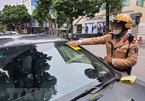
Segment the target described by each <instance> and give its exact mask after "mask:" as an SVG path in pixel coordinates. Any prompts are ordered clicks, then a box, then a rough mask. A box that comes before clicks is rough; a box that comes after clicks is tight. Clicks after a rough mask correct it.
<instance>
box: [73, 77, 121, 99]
mask: <svg viewBox="0 0 145 101" xmlns="http://www.w3.org/2000/svg"><path fill="white" fill-rule="evenodd" d="M114 81H120V78H118V77H114V78H112V79H110V80H108V81H106V82H102V83H100V84H99V85H96V86H94V87H93V88H91V89H89V90H86V91H85V92H83V93H81V94H80V95H78V96H77V97H75V98H73V99H72V100H71V101H76V100H78V99H80V98H82V97H84V96H86V95H88V94H90V93H91V92H92V91H93V90H95V89H97V88H98V87H99V89H98V90H97V91H96V92H95V93H97V92H99V91H100V90H102V89H104V88H105V87H106V86H108V85H109V84H111V83H112V82H114Z"/></svg>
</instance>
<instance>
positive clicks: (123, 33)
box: [68, 14, 138, 75]
mask: <svg viewBox="0 0 145 101" xmlns="http://www.w3.org/2000/svg"><path fill="white" fill-rule="evenodd" d="M131 27H132V19H131V17H130V16H129V15H126V14H119V15H118V16H117V17H116V18H114V20H113V32H109V33H108V34H106V35H104V36H101V37H97V38H95V37H94V38H88V39H83V40H78V41H69V42H68V44H69V45H71V46H78V45H94V44H106V49H107V56H105V57H104V61H105V62H107V63H108V64H109V65H111V66H112V67H113V68H114V69H116V70H119V71H121V72H125V73H127V74H129V75H130V73H131V68H132V66H134V65H135V64H136V63H137V58H138V41H137V40H136V39H135V38H134V37H133V36H132V35H131V34H128V33H127V31H128V29H130V28H131Z"/></svg>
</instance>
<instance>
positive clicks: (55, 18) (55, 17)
mask: <svg viewBox="0 0 145 101" xmlns="http://www.w3.org/2000/svg"><path fill="white" fill-rule="evenodd" d="M55 26H56V28H55V29H56V35H57V36H58V24H57V11H55Z"/></svg>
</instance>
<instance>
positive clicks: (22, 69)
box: [0, 43, 114, 101]
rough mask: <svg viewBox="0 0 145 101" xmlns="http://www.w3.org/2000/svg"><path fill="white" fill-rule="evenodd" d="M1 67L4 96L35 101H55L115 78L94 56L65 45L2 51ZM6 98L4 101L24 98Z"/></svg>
mask: <svg viewBox="0 0 145 101" xmlns="http://www.w3.org/2000/svg"><path fill="white" fill-rule="evenodd" d="M0 67H1V68H2V70H3V71H1V72H0V79H1V81H0V86H1V87H3V88H0V92H2V91H3V92H5V93H4V95H5V96H9V94H11V95H13V94H15V93H16V94H17V95H22V96H25V95H27V96H28V95H29V96H30V95H31V94H33V99H34V101H35V100H36V99H47V100H48V101H49V100H50V101H53V100H55V99H58V98H59V97H62V96H64V95H66V94H68V93H71V92H73V91H75V90H77V89H79V88H81V87H84V86H86V85H88V84H90V83H92V82H94V81H95V83H96V85H97V84H99V83H100V82H102V81H105V80H108V79H111V78H113V77H114V73H113V72H112V71H111V70H110V69H109V68H107V66H106V65H105V64H103V63H102V62H101V61H99V60H98V59H97V58H95V57H94V56H93V55H91V54H90V53H88V52H87V51H85V50H84V49H81V50H77V51H76V50H74V49H72V48H70V47H69V46H67V45H66V44H63V43H43V44H36V45H35V44H34V45H21V46H15V47H6V48H0ZM5 85H6V86H5ZM25 88H26V89H25ZM28 88H29V89H28ZM39 88H41V89H39ZM17 90H18V91H22V92H17ZM28 90H29V92H28ZM41 90H42V91H41ZM14 91H15V92H14ZM20 93H21V94H20ZM34 93H38V94H34ZM38 95H39V96H38ZM5 96H0V99H1V98H3V99H5V100H8V99H17V98H19V97H20V96H9V97H11V98H9V97H5ZM31 97H32V96H31ZM20 98H23V97H20ZM20 101H21V99H20Z"/></svg>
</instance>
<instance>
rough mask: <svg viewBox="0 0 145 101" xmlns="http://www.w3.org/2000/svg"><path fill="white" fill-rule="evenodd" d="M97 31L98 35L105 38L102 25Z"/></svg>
mask: <svg viewBox="0 0 145 101" xmlns="http://www.w3.org/2000/svg"><path fill="white" fill-rule="evenodd" d="M97 30H98V32H97V34H98V35H99V36H103V34H102V26H101V25H100V24H99V26H98V28H97Z"/></svg>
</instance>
